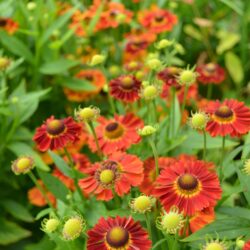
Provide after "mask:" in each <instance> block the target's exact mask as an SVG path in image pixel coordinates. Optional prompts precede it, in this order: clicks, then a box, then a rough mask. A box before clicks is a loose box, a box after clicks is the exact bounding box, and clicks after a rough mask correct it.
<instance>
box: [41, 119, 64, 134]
mask: <svg viewBox="0 0 250 250" xmlns="http://www.w3.org/2000/svg"><path fill="white" fill-rule="evenodd" d="M64 129H65V125H64V122H63V120H57V119H55V120H52V121H50V122H48V123H47V126H46V130H47V132H48V133H49V134H50V135H60V134H61V133H62V132H63V131H64Z"/></svg>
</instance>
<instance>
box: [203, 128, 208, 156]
mask: <svg viewBox="0 0 250 250" xmlns="http://www.w3.org/2000/svg"><path fill="white" fill-rule="evenodd" d="M203 143H204V147H203V160H204V161H205V160H206V153H207V135H206V131H205V129H203Z"/></svg>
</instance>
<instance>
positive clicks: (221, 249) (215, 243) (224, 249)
mask: <svg viewBox="0 0 250 250" xmlns="http://www.w3.org/2000/svg"><path fill="white" fill-rule="evenodd" d="M214 249H216V250H228V244H226V242H225V241H219V240H218V239H216V240H212V239H210V240H209V241H208V242H206V244H205V245H204V246H202V248H201V250H214Z"/></svg>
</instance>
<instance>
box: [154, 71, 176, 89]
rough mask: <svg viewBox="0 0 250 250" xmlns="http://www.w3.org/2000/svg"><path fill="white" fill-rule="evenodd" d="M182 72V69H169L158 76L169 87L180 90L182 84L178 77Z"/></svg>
mask: <svg viewBox="0 0 250 250" xmlns="http://www.w3.org/2000/svg"><path fill="white" fill-rule="evenodd" d="M180 72H181V69H180V68H177V67H167V68H165V69H164V70H162V71H160V72H159V73H158V74H157V77H158V78H159V79H160V80H162V81H163V82H164V84H166V85H168V86H170V87H171V86H173V87H176V88H178V87H179V86H180V84H179V83H178V81H177V76H178V75H179V73H180Z"/></svg>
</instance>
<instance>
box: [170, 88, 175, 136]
mask: <svg viewBox="0 0 250 250" xmlns="http://www.w3.org/2000/svg"><path fill="white" fill-rule="evenodd" d="M174 114H175V87H172V103H171V121H170V135H171V136H170V138H172V137H174V130H175V128H174V118H175V117H174Z"/></svg>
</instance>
